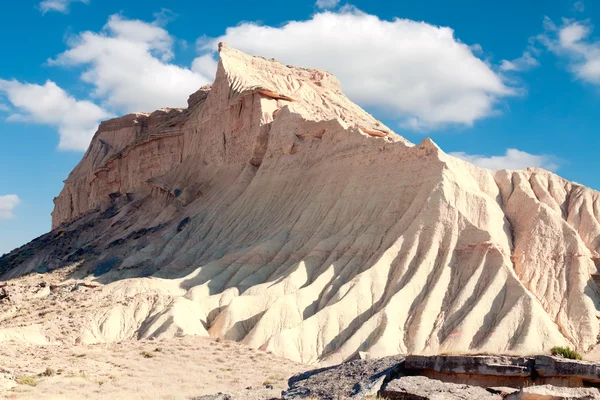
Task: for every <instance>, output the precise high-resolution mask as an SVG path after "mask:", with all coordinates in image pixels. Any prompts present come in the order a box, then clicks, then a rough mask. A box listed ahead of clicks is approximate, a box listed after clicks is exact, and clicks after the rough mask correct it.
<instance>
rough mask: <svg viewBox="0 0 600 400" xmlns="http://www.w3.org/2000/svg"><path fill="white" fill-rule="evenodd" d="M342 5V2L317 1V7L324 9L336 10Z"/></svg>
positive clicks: (335, 0) (334, 0) (336, 0)
mask: <svg viewBox="0 0 600 400" xmlns="http://www.w3.org/2000/svg"><path fill="white" fill-rule="evenodd" d="M339 3H340V0H317V2H316V3H315V5H316V6H317V7H319V8H322V9H330V8H334V7H335V6H337V5H338V4H339Z"/></svg>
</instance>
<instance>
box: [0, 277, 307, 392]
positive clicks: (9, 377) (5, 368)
mask: <svg viewBox="0 0 600 400" xmlns="http://www.w3.org/2000/svg"><path fill="white" fill-rule="evenodd" d="M70 271H72V269H69V268H66V269H63V270H59V271H55V272H53V273H48V274H43V275H42V274H40V275H38V274H34V275H30V276H26V277H23V278H19V279H15V280H13V281H11V282H10V286H8V287H6V288H5V289H7V291H8V293H11V294H12V295H11V297H12V301H15V299H16V298H19V299H18V300H16V303H15V308H13V309H11V311H9V313H3V314H2V315H1V318H2V321H3V326H10V327H11V328H15V331H19V332H20V333H19V334H18V335H15V336H13V337H10V339H12V340H13V341H9V340H8V339H9V338H8V337H6V336H5V337H3V338H2V339H3V343H2V346H0V369H1V375H0V393H1V394H0V397H2V398H9V399H41V398H44V399H84V398H110V399H132V398H140V399H141V398H164V399H190V398H193V397H197V396H200V395H204V394H210V393H217V392H220V391H223V392H228V393H232V392H234V393H235V392H236V391H241V392H242V393H244V392H245V391H246V388H248V387H252V388H253V390H252V391H251V393H252V395H248V398H257V399H259V398H270V397H278V396H279V395H280V393H281V391H282V390H283V389H285V388H287V379H288V378H289V377H290V376H292V375H294V374H296V373H298V372H302V371H305V370H306V369H307V368H308V367H307V366H303V365H301V364H297V363H294V362H291V361H289V360H286V359H283V358H281V357H276V356H274V355H272V354H269V353H267V352H265V351H261V350H256V349H252V348H250V347H248V346H245V345H242V344H240V343H236V342H231V341H224V340H215V339H211V338H207V337H199V336H184V335H181V336H177V337H173V338H170V339H168V340H134V339H129V340H124V341H120V342H117V343H106V344H95V345H81V344H80V345H77V344H75V343H74V341H70V340H65V339H66V338H71V337H72V335H73V334H76V333H77V323H76V321H78V318H79V317H80V315H81V313H82V312H90V311H92V310H93V309H101V308H102V307H106V304H105V302H104V301H102V302H99V301H97V300H98V297H97V296H94V291H99V290H100V289H99V288H86V287H85V286H82V285H81V283H82V282H80V281H69V280H67V281H65V280H64V279H65V278H66V274H67V273H68V272H70ZM74 288H75V289H74ZM9 307H10V306H9V301H6V300H4V301H2V310H6V308H9ZM38 318H41V319H42V320H44V321H45V322H47V324H45V325H44V326H45V328H44V329H40V330H35V329H32V330H31V331H30V332H29V334H28V331H27V330H24V331H23V330H18V328H19V327H20V326H30V325H29V323H30V320H34V321H39V319H38ZM8 321H10V323H8ZM6 330H8V331H10V328H8V329H6ZM44 338H45V339H46V340H44ZM36 343H38V344H36ZM42 343H45V344H43V345H42ZM265 385H267V386H269V387H270V386H272V389H264V387H265ZM252 396H254V397H252Z"/></svg>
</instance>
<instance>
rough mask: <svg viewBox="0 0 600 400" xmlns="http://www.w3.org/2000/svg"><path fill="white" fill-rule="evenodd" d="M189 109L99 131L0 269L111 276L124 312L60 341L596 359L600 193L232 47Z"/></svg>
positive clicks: (114, 300)
mask: <svg viewBox="0 0 600 400" xmlns="http://www.w3.org/2000/svg"><path fill="white" fill-rule="evenodd" d="M188 105H189V107H188V108H187V109H164V110H158V111H155V112H153V113H135V114H130V115H127V116H125V117H121V118H118V119H114V120H111V121H108V122H105V123H103V124H101V126H100V128H99V130H98V132H97V133H96V135H95V137H94V139H93V140H92V143H91V144H90V147H89V149H88V151H87V152H86V154H85V155H84V157H83V159H82V160H81V162H80V163H79V165H78V166H77V167H76V168H75V169H74V170H73V172H72V173H71V174H70V175H69V178H68V179H67V180H66V181H65V186H64V189H63V190H62V191H61V193H60V195H59V196H58V197H57V198H56V199H55V209H54V212H53V214H52V218H53V231H52V232H50V233H48V234H46V235H44V236H42V237H40V238H38V239H36V240H35V241H33V242H31V243H30V244H27V245H25V246H23V247H22V248H20V249H17V250H16V251H14V252H12V253H10V254H8V255H6V256H4V257H2V258H0V278H2V279H10V278H13V277H16V276H20V275H23V274H27V273H31V272H35V271H38V272H42V273H43V272H46V271H52V270H55V269H57V268H62V267H64V266H67V265H77V268H76V270H75V271H74V272H73V276H74V277H75V278H77V279H84V278H86V279H87V278H89V277H93V279H94V280H95V282H97V283H98V284H101V285H102V286H101V288H99V289H98V290H97V291H95V292H94V293H95V294H94V296H97V299H98V302H99V303H100V302H102V301H104V300H107V299H111V304H112V305H111V306H110V307H108V308H98V309H88V310H81V313H80V314H79V315H76V316H74V318H78V319H80V320H81V321H82V324H81V329H79V330H77V331H74V332H72V333H71V334H69V335H68V336H69V338H70V339H65V340H77V341H78V342H82V343H102V342H111V341H120V340H123V339H128V338H142V339H143V338H156V339H160V338H168V337H172V336H175V335H181V334H194V335H204V336H212V337H216V338H222V339H227V340H236V341H241V342H244V343H246V344H248V345H250V346H252V347H255V348H261V349H264V350H267V351H271V352H273V353H275V354H277V355H282V356H285V357H287V358H289V359H292V360H295V361H299V362H302V363H309V364H318V363H320V364H325V365H330V364H338V363H340V362H342V361H345V360H349V359H353V358H355V357H356V356H357V355H358V354H361V353H364V352H368V353H369V354H371V355H372V356H373V357H380V356H388V355H393V354H407V353H412V354H423V355H425V354H432V353H444V352H471V353H479V352H489V353H519V354H532V353H539V352H545V351H548V350H549V349H550V348H551V347H553V346H557V345H563V346H572V347H576V348H577V349H579V350H580V351H583V352H594V351H596V350H597V346H598V335H599V333H600V323H599V321H598V315H599V314H598V310H599V307H600V288H599V287H598V284H597V283H596V280H595V277H596V276H599V271H598V266H599V264H598V262H599V260H600V257H599V256H598V253H599V252H600V222H599V221H600V214H599V212H598V210H600V194H599V193H598V192H596V191H593V190H591V189H588V188H585V187H582V186H580V185H576V184H573V183H570V182H568V181H566V180H564V179H562V178H560V177H558V176H557V175H555V174H553V173H550V172H548V171H544V170H541V169H527V170H523V171H505V170H502V171H491V170H487V169H483V168H479V167H476V166H474V165H472V164H469V163H467V162H465V161H462V160H459V159H457V158H455V157H452V156H450V155H448V154H446V153H444V152H443V150H441V149H440V148H439V147H438V146H437V145H436V144H435V143H434V142H433V141H432V140H431V139H424V140H423V141H422V142H421V143H420V144H418V145H414V144H412V143H410V142H409V141H407V140H406V139H404V138H402V137H401V136H399V135H398V134H396V133H395V132H393V131H392V130H391V129H390V128H388V127H386V126H385V125H384V124H382V123H381V122H379V121H377V120H376V119H375V118H373V117H372V116H371V115H370V114H368V113H367V112H365V111H364V110H362V109H361V108H360V107H358V106H357V105H355V104H354V103H352V102H351V101H350V100H349V99H348V98H347V97H345V96H344V95H343V93H342V92H341V89H340V85H339V82H338V81H337V79H336V78H335V77H333V76H332V75H331V74H329V73H327V72H325V71H322V70H313V69H307V68H297V67H292V66H286V65H284V64H281V63H279V62H277V61H275V60H269V59H265V58H262V57H253V56H249V55H246V54H244V53H242V52H239V51H237V50H235V49H232V48H230V47H228V46H226V45H225V44H222V45H221V46H220V59H219V64H218V68H217V73H216V77H215V81H214V83H213V84H212V85H211V86H205V87H203V88H200V89H199V90H198V91H197V92H196V93H194V94H192V95H191V96H190V99H189V102H188ZM41 323H42V324H43V323H46V322H43V321H42V322H41ZM3 325H4V326H5V327H6V328H12V327H11V326H10V323H8V322H3ZM3 328H4V327H0V330H1V329H3ZM0 337H1V335H0Z"/></svg>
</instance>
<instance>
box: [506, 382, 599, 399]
mask: <svg viewBox="0 0 600 400" xmlns="http://www.w3.org/2000/svg"><path fill="white" fill-rule="evenodd" d="M505 399H506V400H594V399H600V393H599V392H598V389H592V388H564V387H556V386H551V385H543V386H530V387H526V388H523V389H521V390H519V391H518V392H516V393H512V394H510V395H509V396H507V397H505Z"/></svg>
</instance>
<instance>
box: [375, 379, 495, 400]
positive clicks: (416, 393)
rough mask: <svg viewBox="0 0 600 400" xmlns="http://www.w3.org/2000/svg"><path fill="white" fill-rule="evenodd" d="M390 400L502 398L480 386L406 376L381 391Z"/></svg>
mask: <svg viewBox="0 0 600 400" xmlns="http://www.w3.org/2000/svg"><path fill="white" fill-rule="evenodd" d="M381 396H382V397H383V398H385V399H389V400H396V399H398V400H474V399H476V400H500V399H502V396H500V395H498V394H492V393H490V392H488V391H487V390H485V389H484V388H482V387H479V386H470V385H461V384H456V383H447V382H442V381H438V380H435V379H429V378H427V377H425V376H406V377H402V378H399V379H394V380H392V381H391V382H390V383H388V384H387V385H386V387H385V388H384V389H383V390H382V391H381Z"/></svg>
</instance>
